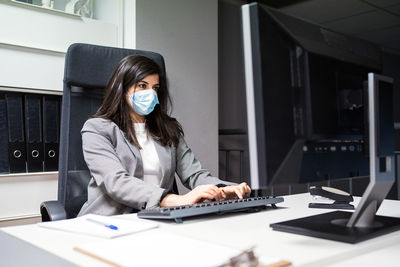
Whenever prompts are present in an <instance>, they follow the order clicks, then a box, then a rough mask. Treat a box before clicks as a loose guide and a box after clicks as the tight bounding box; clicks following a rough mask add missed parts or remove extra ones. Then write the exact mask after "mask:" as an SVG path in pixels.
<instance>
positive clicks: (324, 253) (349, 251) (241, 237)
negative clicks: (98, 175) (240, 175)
mask: <svg viewBox="0 0 400 267" xmlns="http://www.w3.org/2000/svg"><path fill="white" fill-rule="evenodd" d="M284 198H285V202H283V203H279V204H278V206H279V207H280V208H279V209H276V210H274V209H267V210H265V211H261V212H257V213H246V214H243V213H240V214H229V215H223V216H212V217H209V218H208V219H204V218H201V219H188V220H184V222H183V224H176V223H174V222H172V221H165V222H162V221H161V223H160V224H161V225H160V229H159V230H157V231H168V232H172V233H177V234H180V235H183V236H187V237H191V238H194V239H198V240H203V241H207V242H212V243H217V244H221V245H225V246H229V247H234V248H238V249H247V248H249V247H251V246H254V245H255V252H256V254H258V255H267V256H272V257H278V258H282V259H286V260H289V261H291V262H292V263H293V266H327V265H331V266H335V267H341V266H349V265H354V266H360V265H363V266H372V265H374V266H376V265H378V264H379V265H380V266H399V265H400V253H398V251H399V248H400V245H399V244H400V231H397V232H394V233H391V234H389V235H385V236H381V237H378V238H374V239H371V240H368V241H365V242H361V243H359V244H346V243H341V242H336V241H329V240H323V239H318V238H312V237H307V236H301V235H294V234H289V233H283V232H278V231H273V230H272V229H271V228H270V227H269V225H270V224H271V223H275V222H280V221H284V220H289V219H295V218H300V217H304V216H309V215H315V214H320V213H323V212H330V211H331V210H326V209H309V208H308V203H309V202H310V201H311V197H310V196H309V195H308V194H299V195H292V196H286V197H284ZM357 201H358V199H356V202H355V204H357ZM378 214H380V215H386V216H393V217H400V201H393V200H385V201H384V202H383V204H382V206H381V208H380V210H379V211H378ZM121 218H124V219H127V220H139V219H138V218H137V217H136V214H129V215H122V216H121ZM2 230H3V231H4V232H6V233H8V234H11V235H13V236H15V237H18V238H20V239H22V240H25V241H26V242H29V243H31V244H33V245H35V246H37V247H40V248H42V249H44V250H46V251H49V252H50V253H52V254H54V255H57V256H59V257H61V258H64V259H67V260H69V261H71V262H72V263H75V264H78V265H80V266H108V265H105V264H104V263H102V262H100V261H97V260H95V259H93V258H91V257H88V256H85V255H83V254H81V253H79V252H76V251H74V250H73V249H72V248H73V247H74V246H76V245H79V244H84V243H89V242H96V241H100V240H101V241H104V239H102V238H96V237H90V236H85V235H79V234H73V233H65V232H61V231H56V230H50V229H45V228H41V227H39V226H37V225H26V226H15V227H7V228H2ZM151 231H153V230H151ZM140 234H141V235H146V234H148V232H143V233H140ZM122 238H123V237H122ZM0 244H1V247H3V246H4V245H5V244H2V243H1V240H0ZM143 253H149V256H150V257H151V256H153V257H154V255H155V253H154V252H149V251H143ZM178 253H179V252H177V254H178ZM199 253H200V252H199ZM15 254H16V255H21V254H22V253H20V252H17V251H16V252H15ZM202 254H203V255H206V254H207V252H206V251H205V252H202ZM12 256H15V255H10V257H12ZM179 256H180V257H185V255H179ZM170 260H171V262H168V260H167V262H166V266H170V265H171V266H172V265H173V259H172V258H171V259H170ZM188 262H190V259H189V258H188ZM168 263H169V264H168Z"/></svg>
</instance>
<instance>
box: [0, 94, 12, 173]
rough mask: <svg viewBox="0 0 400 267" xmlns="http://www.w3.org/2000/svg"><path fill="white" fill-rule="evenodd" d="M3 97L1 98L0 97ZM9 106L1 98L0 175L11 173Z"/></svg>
mask: <svg viewBox="0 0 400 267" xmlns="http://www.w3.org/2000/svg"><path fill="white" fill-rule="evenodd" d="M0 97H1V96H0ZM9 172H10V165H9V163H8V130H7V105H6V100H5V99H4V97H1V98H0V173H9Z"/></svg>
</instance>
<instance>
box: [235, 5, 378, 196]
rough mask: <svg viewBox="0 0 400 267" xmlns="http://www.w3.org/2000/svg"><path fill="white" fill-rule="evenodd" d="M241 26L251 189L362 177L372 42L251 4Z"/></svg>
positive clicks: (374, 57)
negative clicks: (366, 89) (366, 98)
mask: <svg viewBox="0 0 400 267" xmlns="http://www.w3.org/2000/svg"><path fill="white" fill-rule="evenodd" d="M242 26H243V48H244V56H245V57H244V62H245V76H246V77H245V78H246V79H245V80H246V100H247V121H248V137H249V154H250V174H251V175H250V176H251V187H252V188H264V187H267V186H269V185H272V184H295V183H311V182H320V181H326V180H332V179H339V178H347V177H366V176H368V175H369V164H368V157H367V155H368V151H367V150H366V140H365V136H364V133H365V129H364V128H365V123H364V117H365V116H364V112H365V106H364V101H363V97H364V95H365V94H364V86H363V81H365V80H367V75H368V73H369V72H378V73H379V71H380V69H381V53H380V49H379V47H377V46H376V45H374V44H372V43H369V42H364V41H361V40H358V39H355V38H351V37H347V36H343V35H341V34H338V33H335V32H332V31H330V30H328V29H324V28H322V27H320V26H318V25H314V24H311V23H308V22H305V21H303V20H300V19H297V18H293V17H290V16H287V15H285V14H283V13H281V12H279V11H277V10H274V9H270V8H268V7H266V6H264V5H261V4H257V3H252V4H248V5H244V6H243V7H242ZM338 166H340V167H338Z"/></svg>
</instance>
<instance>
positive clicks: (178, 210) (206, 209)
mask: <svg viewBox="0 0 400 267" xmlns="http://www.w3.org/2000/svg"><path fill="white" fill-rule="evenodd" d="M279 202H283V198H282V197H249V198H243V199H234V200H226V201H215V202H202V203H197V204H193V205H186V206H177V207H160V208H155V209H146V210H142V211H139V212H138V217H139V218H145V219H172V220H175V221H176V222H177V223H182V219H183V218H185V217H192V216H198V215H204V214H212V213H215V214H223V213H228V212H236V211H245V210H257V209H261V208H265V207H266V206H267V205H271V206H272V207H274V208H275V207H276V206H275V204H276V203H279Z"/></svg>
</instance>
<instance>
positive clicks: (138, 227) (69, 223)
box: [38, 214, 158, 238]
mask: <svg viewBox="0 0 400 267" xmlns="http://www.w3.org/2000/svg"><path fill="white" fill-rule="evenodd" d="M88 218H91V219H94V220H96V221H100V222H104V223H105V224H109V225H110V224H111V225H115V226H117V227H118V230H113V229H110V228H107V227H105V226H103V225H100V224H97V223H93V222H92V221H89V220H88ZM38 225H39V226H41V227H45V228H50V229H55V230H61V231H66V232H74V233H80V234H86V235H92V236H98V237H104V238H114V237H118V236H123V235H128V234H133V233H137V232H141V231H146V230H150V229H153V228H157V227H158V223H155V222H152V221H145V220H132V221H129V220H123V219H118V218H114V217H110V216H101V215H95V214H87V215H84V216H81V217H77V218H74V219H67V220H60V221H52V222H41V223H38Z"/></svg>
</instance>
